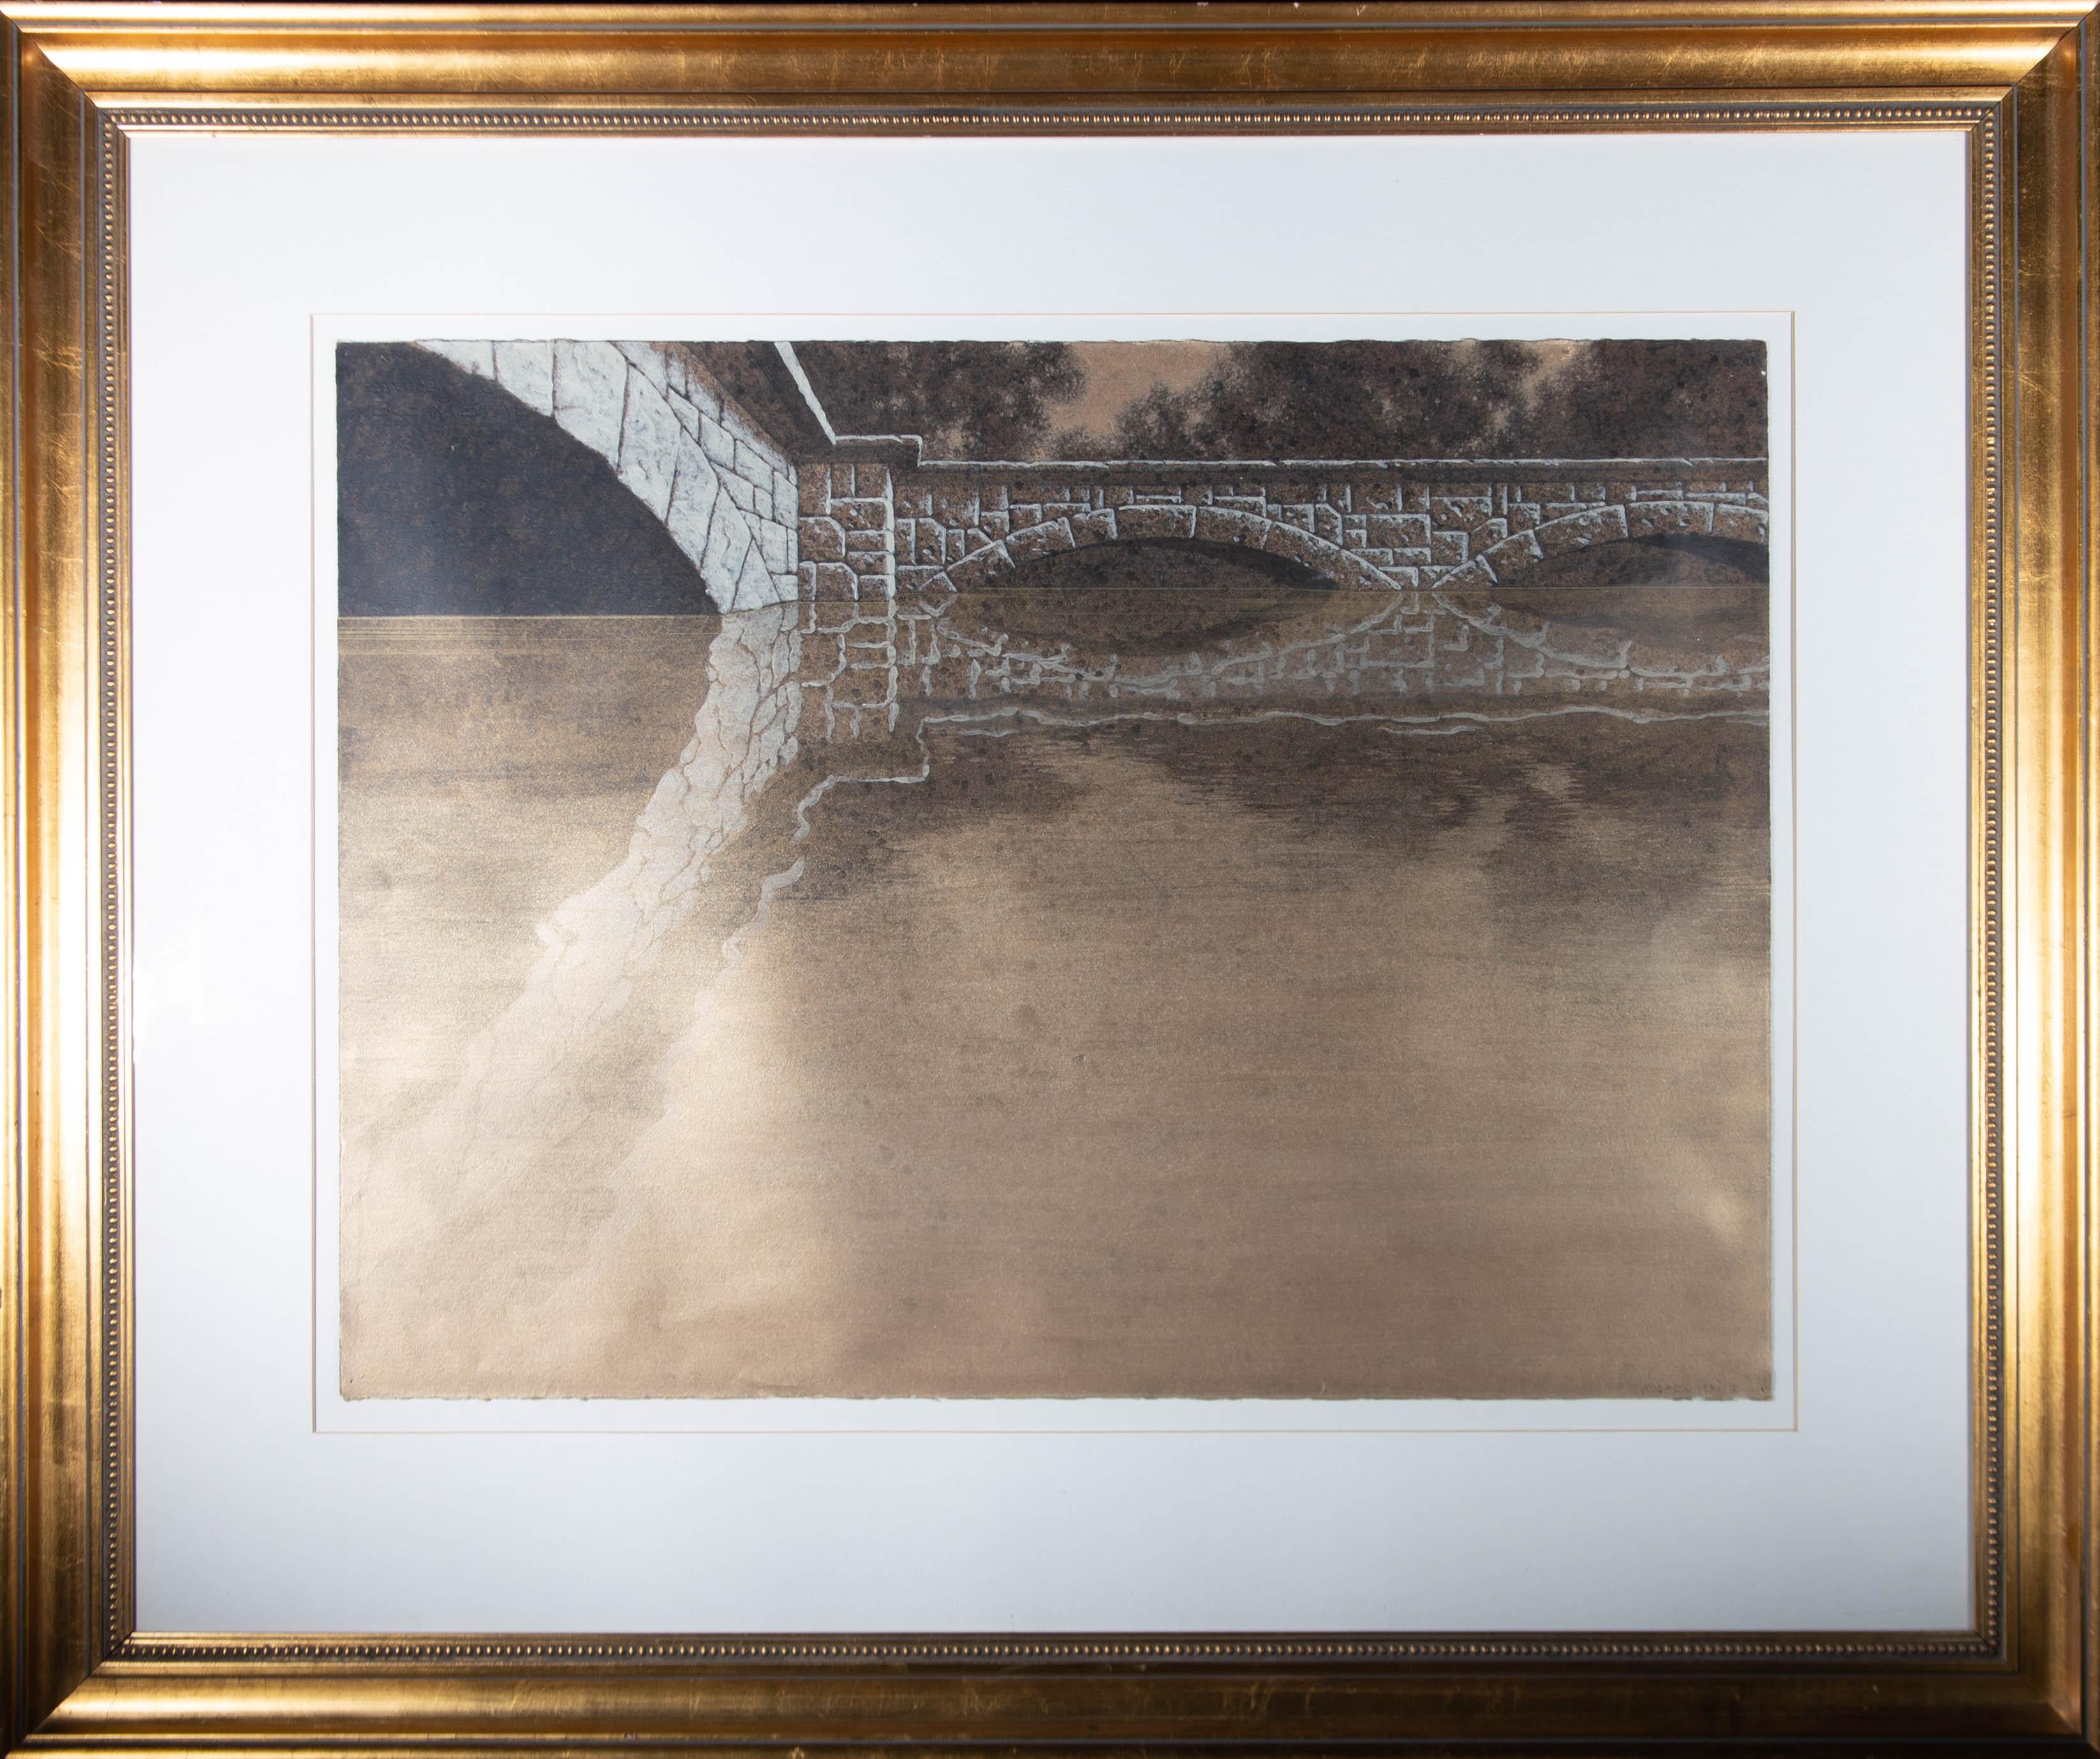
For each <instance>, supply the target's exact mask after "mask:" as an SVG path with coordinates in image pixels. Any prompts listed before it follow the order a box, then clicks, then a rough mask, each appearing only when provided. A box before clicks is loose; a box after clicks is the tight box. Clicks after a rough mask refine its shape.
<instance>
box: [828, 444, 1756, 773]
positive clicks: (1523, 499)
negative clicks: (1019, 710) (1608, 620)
mask: <svg viewBox="0 0 2100 1759" xmlns="http://www.w3.org/2000/svg"><path fill="white" fill-rule="evenodd" d="M1469 473H1470V474H1469ZM802 484H803V490H802V521H801V554H802V567H801V578H800V585H801V595H802V598H803V600H804V606H803V618H802V629H803V634H804V640H805V659H804V674H803V675H804V684H805V688H806V689H807V690H809V691H810V693H811V694H812V696H814V698H815V703H814V706H815V707H816V709H818V714H817V715H816V716H815V717H814V723H813V724H811V726H810V732H811V733H813V734H814V735H818V736H825V737H829V738H833V739H838V738H847V739H851V738H856V737H859V736H863V735H866V734H868V733H885V732H893V731H895V730H896V728H897V726H898V717H899V714H900V713H901V712H902V705H904V704H907V703H911V702H915V701H916V702H924V703H928V704H939V703H964V702H970V703H976V702H986V701H1051V702H1060V703H1105V702H1115V701H1129V702H1147V703H1171V704H1175V705H1183V706H1185V707H1186V706H1195V705H1203V704H1215V703H1233V702H1245V701H1254V700H1263V701H1270V700H1276V699H1278V698H1282V697H1290V698H1291V699H1294V700H1300V699H1308V698H1310V699H1329V700H1338V701H1352V700H1359V699H1379V698H1384V699H1390V698H1394V697H1401V698H1420V697H1427V696H1452V695H1458V694H1466V695H1471V694H1485V695H1490V696H1524V695H1531V696H1538V695H1551V696H1568V695H1578V694H1579V695H1586V696H1599V697H1604V698H1623V697H1648V698H1650V699H1654V698H1658V697H1660V698H1665V699H1667V698H1680V699H1682V698H1690V697H1694V696H1700V697H1710V698H1714V699H1718V700H1720V701H1735V702H1737V703H1740V704H1741V705H1744V706H1746V707H1747V706H1752V705H1754V704H1753V699H1757V700H1758V701H1759V702H1761V700H1762V693H1763V692H1764V691H1765V688H1766V687H1767V683H1768V679H1769V673H1770V662H1769V658H1768V656H1767V653H1766V652H1763V651H1762V650H1760V651H1758V652H1731V651H1727V650H1726V649H1725V648H1712V647H1701V646H1698V645H1696V644H1694V645H1692V646H1688V647H1660V646H1657V645H1656V644H1654V643H1638V642H1635V641H1632V640H1629V639H1625V638H1624V637H1622V636H1620V635H1617V634H1614V633H1613V632H1612V631H1610V630H1595V629H1590V628H1586V627H1582V626H1579V625H1572V624H1568V623H1565V622H1560V623H1556V622H1555V621H1553V620H1552V619H1550V618H1547V617H1539V616H1537V615H1534V614H1532V613H1530V612H1526V611H1524V610H1523V609H1521V608H1518V607H1517V606H1515V605H1512V604H1510V603H1502V601H1501V599H1498V596H1497V594H1498V593H1500V594H1502V597H1504V598H1509V597H1514V596H1516V595H1517V594H1518V592H1519V590H1520V589H1521V587H1522V586H1523V584H1524V576H1525V574H1526V573H1527V572H1529V570H1531V569H1533V568H1537V567H1538V566H1539V565H1540V564H1541V563H1544V562H1546V561H1548V560H1550V559H1552V558H1554V557H1555V556H1559V555H1565V554H1567V553H1568V552H1570V551H1573V550H1584V549H1590V548H1594V547H1598V546H1604V545H1608V544H1612V543H1619V542H1625V541H1630V540H1633V539H1638V538H1643V537H1686V536H1689V537H1703V538H1718V539H1723V540H1727V541H1733V542H1737V543H1743V544H1749V545H1755V546H1760V547H1762V546H1767V542H1768V528H1769V517H1770V515H1769V507H1768V503H1767V497H1766V493H1765V483H1764V479H1763V477H1762V474H1760V473H1758V472H1756V471H1755V470H1754V467H1753V466H1747V465H1745V464H1743V463H1740V462H1738V463H1734V464H1731V465H1729V466H1725V467H1714V466H1708V467H1705V468H1701V466H1697V465H1692V464H1687V463H1685V462H1681V461H1661V462H1645V461H1642V462H1635V461H1612V462H1610V463H1608V464H1598V465H1582V464H1554V463H1543V464H1515V465H1507V464H1506V465H1497V466H1464V465H1455V466H1439V465H1422V464H1411V463H1406V462H1393V463H1378V462H1368V463H1345V464H1331V465H1324V466H1319V465H1316V466H1292V465H1264V464H1249V463H1245V462H1238V463H1223V464H1167V465H1131V464H1118V465H1093V464H1081V463H1065V464H1044V465H973V464H961V463H948V462H937V463H927V464H921V465H918V466H911V465H910V464H909V463H908V462H900V461H898V459H896V458H895V457H892V458H890V459H888V460H885V461H882V462H876V461H872V460H867V459H856V460H855V461H854V462H850V463H849V462H832V464H831V465H830V466H828V467H826V466H822V465H810V466H805V471H804V473H803V477H802ZM1161 540H1167V541H1176V540H1178V541H1186V542H1191V543H1197V544H1210V545H1233V546H1240V547H1243V548H1246V549H1248V550H1258V551H1261V552H1264V553H1265V554H1267V555H1273V556H1281V557H1283V558H1286V559H1288V560H1290V561H1291V562H1293V563H1297V564H1299V566H1301V567H1302V568H1305V569H1306V570H1308V571H1309V572H1310V573H1311V574H1312V575H1313V576H1316V577H1318V578H1319V579H1320V580H1321V581H1326V582H1327V583H1329V584H1330V585H1331V586H1335V587H1337V588H1340V589H1343V592H1342V593H1340V594H1338V596H1337V599H1336V600H1335V606H1336V609H1335V614H1334V615H1333V616H1332V617H1330V619H1329V621H1328V624H1327V626H1326V627H1325V628H1323V629H1321V630H1317V632H1315V633H1312V634H1304V633H1300V634H1295V635H1294V636H1293V638H1292V639H1287V640H1282V639H1274V638H1264V637H1260V636H1255V637H1248V638H1242V639H1237V640H1229V641H1224V642H1220V643H1215V644H1212V645H1211V646H1209V647H1205V648H1202V649H1200V650H1199V651H1198V652H1193V653H1190V654H1187V655H1182V656H1171V657H1167V658H1162V657H1160V656H1145V657H1143V658H1126V657H1124V656H1117V655H1091V656H1080V655H1077V654H1075V653H1074V652H1073V651H1072V649H1071V648H1070V646H1069V645H1060V646H1058V647H1055V648H1052V649H1043V648H1041V647H1039V645H1037V646H1031V645H1030V644H1028V643H1022V642H1019V641H1016V640H1014V639H1010V638H1008V637H1007V636H1005V635H1003V634H999V633H997V632H996V630H990V631H988V630H986V627H985V624H986V621H987V618H986V617H983V616H975V617H968V618H964V617H959V616H958V615H957V608H958V606H959V605H962V604H964V603H968V604H969V605H970V606H971V607H972V608H973V609H977V610H981V609H982V608H985V607H986V606H987V605H988V604H990V603H994V602H995V601H994V600H993V599H988V598H987V597H986V596H984V594H985V590H986V589H988V588H994V587H995V586H996V584H997V582H998V581H999V578H1000V577H1001V576H1003V575H1005V574H1007V573H1008V572H1011V571H1012V570H1013V569H1015V568H1020V567H1021V566H1023V565H1024V564H1026V563H1029V562H1032V561H1035V560H1037V559H1040V558H1043V557H1046V556H1050V555H1057V554H1059V553H1061V552H1065V551H1069V550H1079V549H1083V548H1086V547H1087V546H1091V545H1095V544H1105V543H1127V542H1132V541H1161ZM990 621H993V622H995V621H996V617H995V614H994V615H992V616H991V617H990Z"/></svg>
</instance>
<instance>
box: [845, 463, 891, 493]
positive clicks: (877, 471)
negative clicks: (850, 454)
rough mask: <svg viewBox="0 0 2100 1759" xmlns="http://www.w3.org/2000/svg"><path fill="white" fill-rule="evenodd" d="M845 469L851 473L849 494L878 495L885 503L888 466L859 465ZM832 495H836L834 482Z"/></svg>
mask: <svg viewBox="0 0 2100 1759" xmlns="http://www.w3.org/2000/svg"><path fill="white" fill-rule="evenodd" d="M846 468H847V469H849V470H850V471H852V472H853V488H852V491H851V492H852V493H854V494H855V495H859V496H863V497H866V496H872V495H880V497H882V498H883V499H884V500H885V501H887V500H888V499H889V466H888V465H886V464H870V463H860V464H852V465H849V466H846ZM832 493H833V494H834V495H836V493H838V488H837V484H836V482H835V483H834V484H833V485H832Z"/></svg>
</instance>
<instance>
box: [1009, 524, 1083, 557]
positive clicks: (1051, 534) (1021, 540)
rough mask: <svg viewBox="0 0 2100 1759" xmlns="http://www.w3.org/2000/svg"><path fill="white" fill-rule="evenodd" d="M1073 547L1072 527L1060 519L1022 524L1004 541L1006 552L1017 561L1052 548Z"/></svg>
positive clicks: (1041, 554)
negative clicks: (1027, 524)
mask: <svg viewBox="0 0 2100 1759" xmlns="http://www.w3.org/2000/svg"><path fill="white" fill-rule="evenodd" d="M1074 547H1075V546H1074V544H1073V542H1072V528H1071V527H1070V525H1068V524H1066V523H1065V521H1064V520H1062V519H1052V520H1051V521H1049V522H1048V524H1041V525H1029V526H1024V527H1023V528H1021V530H1019V531H1017V532H1016V533H1013V534H1012V536H1011V537H1008V539H1007V541H1006V553H1007V554H1008V555H1010V556H1012V558H1013V559H1014V560H1015V561H1017V562H1026V561H1027V560H1028V559H1029V558H1030V557H1031V556H1046V555H1049V554H1050V553H1051V552H1052V550H1070V549H1072V548H1074Z"/></svg>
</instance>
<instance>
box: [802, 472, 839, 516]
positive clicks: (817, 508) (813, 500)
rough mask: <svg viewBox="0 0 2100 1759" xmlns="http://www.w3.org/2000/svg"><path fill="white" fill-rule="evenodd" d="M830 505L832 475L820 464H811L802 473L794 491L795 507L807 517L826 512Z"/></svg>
mask: <svg viewBox="0 0 2100 1759" xmlns="http://www.w3.org/2000/svg"><path fill="white" fill-rule="evenodd" d="M831 504H832V473H831V471H830V469H829V468H828V467H827V466H824V465H822V464H813V465H811V466H810V467H809V469H807V470H806V471H803V472H802V475H801V482H800V484H798V485H797V488H796V506H798V507H799V508H800V509H801V511H802V512H803V513H804V514H805V515H807V514H812V513H824V512H828V511H829V510H830V509H831Z"/></svg>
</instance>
